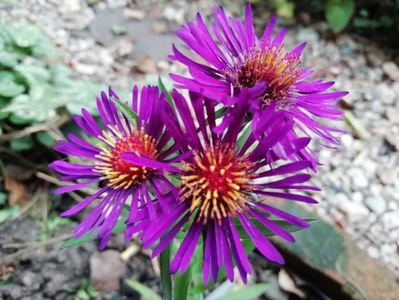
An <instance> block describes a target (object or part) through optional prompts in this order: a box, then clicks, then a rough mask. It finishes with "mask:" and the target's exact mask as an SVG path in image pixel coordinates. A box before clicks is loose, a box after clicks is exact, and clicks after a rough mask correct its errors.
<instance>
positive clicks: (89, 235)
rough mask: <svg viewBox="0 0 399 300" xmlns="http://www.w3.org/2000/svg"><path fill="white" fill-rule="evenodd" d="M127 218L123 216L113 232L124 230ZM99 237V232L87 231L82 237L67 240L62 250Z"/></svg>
mask: <svg viewBox="0 0 399 300" xmlns="http://www.w3.org/2000/svg"><path fill="white" fill-rule="evenodd" d="M125 219H126V218H124V217H122V219H120V220H118V222H116V225H115V227H114V229H112V233H113V234H117V233H121V232H124V231H125V229H126V224H125ZM96 239H98V237H97V232H94V233H86V234H85V235H83V236H82V237H80V238H78V239H77V238H71V239H69V240H67V241H65V242H64V243H63V244H62V245H61V247H60V250H62V249H66V248H71V247H75V246H78V245H81V244H84V243H87V242H91V241H94V240H96Z"/></svg>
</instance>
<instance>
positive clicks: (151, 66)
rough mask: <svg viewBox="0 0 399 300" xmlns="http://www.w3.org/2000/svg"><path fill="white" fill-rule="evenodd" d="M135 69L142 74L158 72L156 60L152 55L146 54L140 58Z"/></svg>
mask: <svg viewBox="0 0 399 300" xmlns="http://www.w3.org/2000/svg"><path fill="white" fill-rule="evenodd" d="M134 69H135V71H136V72H138V73H141V74H154V73H157V72H158V70H157V66H156V63H155V60H154V58H152V57H151V56H144V57H143V58H142V59H140V60H138V61H137V62H136V66H135V68H134Z"/></svg>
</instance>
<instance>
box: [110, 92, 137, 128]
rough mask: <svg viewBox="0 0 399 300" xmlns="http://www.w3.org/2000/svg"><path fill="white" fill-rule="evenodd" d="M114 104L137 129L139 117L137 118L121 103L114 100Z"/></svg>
mask: <svg viewBox="0 0 399 300" xmlns="http://www.w3.org/2000/svg"><path fill="white" fill-rule="evenodd" d="M114 103H115V105H116V106H117V107H118V109H119V110H120V111H121V112H122V113H123V114H124V115H125V116H126V117H127V119H128V120H129V121H130V122H132V123H133V124H135V126H136V127H137V124H138V121H139V117H138V116H137V114H136V113H135V112H134V111H133V110H132V109H131V108H130V107H129V106H127V105H126V104H125V103H123V102H122V101H119V100H116V99H115V100H114Z"/></svg>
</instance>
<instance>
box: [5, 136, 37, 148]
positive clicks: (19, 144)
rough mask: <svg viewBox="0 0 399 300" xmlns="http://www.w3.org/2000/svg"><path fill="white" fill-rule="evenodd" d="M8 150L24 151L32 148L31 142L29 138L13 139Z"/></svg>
mask: <svg viewBox="0 0 399 300" xmlns="http://www.w3.org/2000/svg"><path fill="white" fill-rule="evenodd" d="M10 148H11V149H12V150H14V151H26V150H29V149H32V148H33V140H32V137H31V136H23V137H20V138H17V139H13V140H11V142H10Z"/></svg>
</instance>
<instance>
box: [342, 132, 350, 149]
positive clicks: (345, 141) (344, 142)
mask: <svg viewBox="0 0 399 300" xmlns="http://www.w3.org/2000/svg"><path fill="white" fill-rule="evenodd" d="M341 142H342V145H344V146H345V148H349V149H350V148H351V147H352V144H353V136H352V135H350V134H344V135H343V136H342V137H341Z"/></svg>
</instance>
